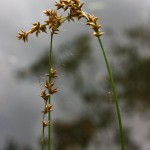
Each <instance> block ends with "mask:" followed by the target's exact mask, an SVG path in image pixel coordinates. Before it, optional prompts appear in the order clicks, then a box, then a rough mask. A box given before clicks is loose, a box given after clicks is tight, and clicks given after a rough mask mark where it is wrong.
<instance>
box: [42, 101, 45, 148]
mask: <svg viewBox="0 0 150 150" xmlns="http://www.w3.org/2000/svg"><path fill="white" fill-rule="evenodd" d="M45 107H46V102H45V104H44V109H45ZM44 118H45V113H44V112H43V121H44ZM42 126H43V123H42ZM44 136H45V133H44V126H43V127H42V150H44V142H45V141H44V140H45V139H44Z"/></svg>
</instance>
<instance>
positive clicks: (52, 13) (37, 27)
mask: <svg viewBox="0 0 150 150" xmlns="http://www.w3.org/2000/svg"><path fill="white" fill-rule="evenodd" d="M83 5H84V3H81V2H80V0H60V1H57V2H55V6H56V7H57V10H59V9H63V10H64V11H67V10H68V15H67V16H64V17H63V16H62V15H58V13H57V11H56V10H51V9H48V10H45V11H43V13H44V14H45V15H46V16H47V17H48V19H47V20H45V21H44V22H45V23H44V24H41V23H40V22H38V23H34V24H33V27H32V28H31V29H30V30H29V31H27V32H25V31H23V30H21V32H19V33H18V35H17V38H18V39H19V40H23V41H24V42H27V41H28V35H29V34H32V33H36V36H37V37H38V34H39V33H40V32H45V33H47V31H46V30H47V28H48V29H49V30H50V32H51V33H52V34H58V31H59V27H60V26H61V25H62V23H63V22H65V21H74V19H77V20H80V19H81V18H84V19H85V20H86V25H88V26H89V27H90V28H91V29H93V30H94V32H93V35H94V36H97V37H100V36H101V35H103V34H104V33H103V32H101V30H100V28H101V24H99V23H98V17H95V16H93V15H91V14H87V13H85V12H84V11H83V10H82V7H83Z"/></svg>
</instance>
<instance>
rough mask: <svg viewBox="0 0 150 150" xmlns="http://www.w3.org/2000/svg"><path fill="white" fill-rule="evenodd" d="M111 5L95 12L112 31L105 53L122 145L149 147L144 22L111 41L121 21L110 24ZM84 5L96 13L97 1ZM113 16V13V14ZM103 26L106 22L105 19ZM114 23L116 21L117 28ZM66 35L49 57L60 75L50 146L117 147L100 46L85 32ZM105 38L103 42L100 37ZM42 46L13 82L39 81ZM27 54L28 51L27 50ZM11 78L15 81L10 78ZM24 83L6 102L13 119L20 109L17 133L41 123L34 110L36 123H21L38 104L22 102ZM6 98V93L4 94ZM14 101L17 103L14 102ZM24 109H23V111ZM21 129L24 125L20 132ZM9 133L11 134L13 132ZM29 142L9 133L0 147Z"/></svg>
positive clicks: (15, 149) (16, 149)
mask: <svg viewBox="0 0 150 150" xmlns="http://www.w3.org/2000/svg"><path fill="white" fill-rule="evenodd" d="M113 3H114V2H113ZM98 4H99V5H101V6H100V7H99V8H102V9H104V8H105V9H107V6H108V1H107V2H106V3H101V2H100V3H98ZM124 4H125V2H124ZM118 5H119V6H120V9H121V6H122V5H121V3H118ZM126 5H127V3H126ZM132 5H133V4H132ZM112 6H113V8H112V9H111V8H109V11H108V12H109V13H108V12H107V13H106V12H105V11H102V10H101V9H100V11H102V12H101V13H102V15H103V14H105V15H104V16H106V18H107V19H108V22H111V23H112V28H109V31H111V30H112V31H113V32H111V34H110V37H107V36H106V37H107V38H109V40H112V41H111V42H110V43H113V44H111V46H110V49H111V51H107V52H108V53H109V58H110V59H111V65H112V71H113V74H114V79H115V82H116V85H117V89H118V95H119V100H120V109H121V113H122V118H123V124H124V132H125V143H126V149H127V150H133V149H136V150H138V149H139V150H149V149H150V147H149V146H150V145H149V142H148V141H149V139H150V137H149V132H150V128H149V121H148V120H149V110H150V109H149V106H150V102H149V99H150V90H149V87H150V80H149V77H150V59H149V57H150V52H149V49H150V42H149V41H150V28H149V27H147V26H144V25H141V26H139V27H138V26H135V27H134V26H133V27H132V28H128V29H126V30H125V31H126V32H123V35H122V37H123V38H124V39H126V40H125V41H124V40H122V39H121V40H116V39H115V38H114V36H116V34H115V31H116V30H118V28H117V27H118V26H121V25H122V24H123V23H122V22H121V21H119V23H118V24H115V21H112V20H110V19H109V18H111V17H112V16H111V13H110V12H111V10H113V12H115V11H118V12H119V11H120V9H119V8H118V9H117V10H115V9H116V3H114V4H113V5H112ZM144 6H145V5H144ZM87 7H90V8H89V9H91V7H94V9H96V13H97V12H98V9H97V8H98V5H95V4H94V3H91V4H90V5H89V6H87ZM108 7H109V6H108ZM138 7H139V6H137V8H138ZM114 8H115V9H114ZM87 9H88V8H87ZM123 9H124V8H123ZM130 10H132V9H131V5H130V7H129V9H128V11H129V12H128V13H131V12H130ZM135 12H137V10H134V9H133V11H132V13H131V16H133V15H134V13H135ZM108 14H109V17H108ZM112 14H113V15H114V16H115V17H117V16H118V18H117V19H119V18H122V20H125V19H123V17H124V16H125V14H124V13H123V11H121V13H119V14H118V13H117V14H114V13H112ZM135 14H136V13H135ZM122 15H123V16H122ZM131 16H130V17H131ZM115 17H112V18H114V19H115ZM135 20H138V19H135V18H134V19H133V21H135ZM130 21H131V20H130ZM105 22H106V20H104V24H105ZM131 22H132V21H131ZM131 22H130V23H131ZM121 23H122V24H121ZM130 23H129V24H130ZM131 24H132V23H131ZM107 26H108V27H110V25H108V24H107ZM114 26H116V28H117V29H116V28H115V27H114ZM123 27H124V26H123ZM123 27H122V28H123ZM120 28H121V27H120ZM118 32H120V31H118ZM120 34H121V32H120ZM106 35H107V30H106ZM66 38H68V37H66ZM116 38H117V37H116ZM64 39H65V38H64ZM71 39H72V40H69V41H68V42H66V43H64V44H62V45H61V46H60V48H58V50H57V51H54V59H53V62H54V68H57V70H58V73H59V78H58V81H57V85H58V87H59V92H58V95H57V96H55V97H54V100H53V103H54V111H53V113H52V116H53V122H52V127H53V149H55V150H97V149H102V150H108V149H111V150H116V149H120V141H119V135H118V133H119V130H118V122H117V116H116V110H115V105H114V102H113V95H112V92H111V87H110V83H109V79H108V76H107V72H106V71H105V69H104V67H105V64H104V62H103V58H102V57H101V56H100V55H101V52H100V51H98V49H99V48H98V47H97V45H94V44H95V43H96V42H95V41H96V40H95V41H94V44H93V43H92V37H91V36H89V35H87V34H83V35H79V36H78V37H76V38H71ZM117 41H118V42H117ZM121 41H123V42H121ZM105 43H107V42H106V41H105ZM110 43H108V44H106V47H107V48H108V46H107V45H109V44H110ZM54 49H55V47H54ZM96 50H97V51H98V52H97V51H96ZM108 50H109V49H108ZM47 51H48V50H47ZM47 51H46V53H45V54H43V55H41V56H40V57H39V58H38V59H37V61H35V62H34V63H32V64H31V65H30V67H29V68H27V69H26V67H25V68H24V69H19V70H18V71H17V76H15V77H17V78H16V79H17V82H18V81H22V80H23V82H25V81H27V83H26V84H28V85H31V83H33V81H36V82H38V79H39V76H43V75H44V74H45V73H46V72H47V64H48V57H47ZM28 52H29V51H28ZM110 54H111V55H110ZM26 55H27V56H28V55H30V54H26ZM30 57H31V56H30ZM99 59H100V60H99ZM1 61H2V60H1ZM18 61H19V60H18V59H17V58H16V57H11V58H10V63H12V64H15V63H17V62H18ZM4 68H5V67H4ZM7 74H8V72H7ZM12 78H13V77H12ZM16 79H15V80H16ZM33 79H34V80H33ZM12 80H14V78H13V79H12ZM41 80H42V78H41ZM10 81H11V80H10ZM31 81H32V82H31ZM23 82H22V84H23ZM5 83H7V82H5ZM13 83H15V82H10V83H9V88H10V89H12V90H10V92H12V91H13V89H15V87H14V86H15V85H11V84H13ZM7 84H8V83H7ZM34 85H35V84H34ZM37 85H38V84H37ZM5 86H6V85H5ZM27 87H29V86H27V85H26V86H25V87H24V88H23V91H22V92H19V94H16V95H17V96H14V98H17V99H16V100H14V101H13V102H15V104H13V103H12V102H11V106H12V107H13V108H15V109H16V111H15V112H16V113H17V115H16V116H17V118H21V117H20V116H19V115H18V112H20V111H19V110H22V113H24V115H23V117H24V118H22V119H21V122H24V126H22V128H21V127H17V130H14V132H15V133H17V132H20V134H22V133H25V132H26V133H27V132H28V131H32V130H33V129H35V128H36V127H35V126H36V123H37V124H40V121H41V120H40V119H41V116H39V114H40V113H39V114H38V115H35V114H34V115H33V116H30V117H28V118H29V119H30V120H32V119H33V120H34V119H35V118H36V117H37V118H38V119H37V120H38V121H37V122H36V123H33V122H32V121H29V122H28V123H29V124H30V125H28V124H27V123H26V116H25V114H30V113H29V112H30V111H31V113H35V112H36V111H35V109H36V110H37V109H39V111H41V110H40V107H37V106H38V105H40V104H41V103H40V104H36V108H35V109H34V108H33V109H32V106H33V105H31V106H30V107H27V103H26V102H25V101H27V100H26V99H27V98H28V99H29V97H28V96H27V94H25V92H26V90H27V91H28V90H30V92H28V93H32V92H31V91H32V90H31V88H32V87H30V88H27ZM39 89H40V87H39ZM33 91H34V90H33ZM16 93H17V92H16ZM4 94H5V93H4ZM13 94H14V93H11V95H13ZM34 94H36V95H38V93H35V92H34ZM18 95H20V96H18ZM12 98H13V97H12ZM6 99H10V98H8V97H7V98H6ZM32 99H34V97H32ZM35 99H36V98H35ZM18 101H22V103H23V106H22V107H20V106H21V102H20V103H19V104H18ZM35 101H36V100H35ZM29 102H30V101H29V100H28V103H29ZM32 103H33V101H32ZM14 105H16V107H15V106H14ZM1 106H3V107H2V109H1V112H5V110H4V111H2V110H3V109H4V108H8V107H4V106H5V105H1ZM25 106H26V107H25ZM18 107H19V108H18ZM24 107H25V108H24ZM26 108H27V111H28V113H26V111H25V110H26ZM18 109H19V110H18ZM17 110H18V111H17ZM8 111H9V110H8ZM11 113H12V112H11ZM20 113H21V112H20ZM12 114H13V113H12ZM40 115H41V114H40ZM1 116H4V115H0V120H2V121H1V122H2V123H1V125H2V127H0V130H3V129H4V128H9V126H8V125H9V124H10V122H11V119H10V121H8V123H7V126H6V123H5V122H4V121H5V119H3V117H1ZM7 117H8V118H13V119H14V118H15V117H14V115H12V117H11V115H10V116H9V115H8V116H7ZM7 117H6V120H7ZM3 120H4V121H3ZM8 120H9V119H8ZM14 120H16V119H14ZM14 122H16V121H14ZM31 122H32V123H31ZM18 124H19V125H21V123H18V122H16V124H15V123H13V125H15V126H17V125H18ZM31 126H33V128H32V129H29V130H28V129H27V127H31ZM39 126H40V125H39ZM39 126H38V127H37V128H36V129H35V131H34V132H38V134H37V135H38V136H39V137H37V139H36V138H35V139H34V140H32V141H36V145H37V147H39V149H40V146H39V145H40V144H39V141H40V140H39V139H40V134H41V132H40V129H41V126H40V127H39ZM12 129H15V127H12ZM22 129H24V131H22ZM11 132H12V133H13V131H11ZM11 132H10V131H9V133H10V134H12V133H11ZM31 133H33V132H31ZM3 134H4V133H3ZM18 134H19V133H18ZM11 137H13V136H11ZM14 137H15V136H14ZM20 138H22V139H23V140H26V139H27V135H24V136H23V137H20ZM1 139H3V137H1ZM18 139H19V138H18ZM29 139H33V137H30V138H29ZM31 143H32V142H31ZM31 143H29V144H26V145H24V146H23V145H22V144H20V143H19V142H17V140H16V141H15V140H12V139H11V138H9V139H8V140H7V142H5V145H4V147H3V150H32V148H31V147H30V146H29V145H30V144H31ZM146 148H147V149H146ZM36 149H38V148H36Z"/></svg>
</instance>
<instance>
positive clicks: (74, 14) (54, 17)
mask: <svg viewBox="0 0 150 150" xmlns="http://www.w3.org/2000/svg"><path fill="white" fill-rule="evenodd" d="M83 5H84V3H81V2H80V0H59V1H56V2H55V6H56V10H52V9H47V10H45V11H43V13H44V14H45V15H46V16H47V20H45V21H44V23H43V24H41V23H40V22H37V23H33V27H32V28H31V29H30V30H28V31H27V32H25V31H23V30H21V31H20V32H19V33H18V35H17V38H18V39H19V40H22V41H24V42H28V36H29V35H30V34H33V33H35V34H36V36H37V37H38V35H39V33H41V32H44V33H47V31H50V48H49V68H48V74H47V76H48V79H47V80H46V81H45V85H44V88H45V89H44V90H42V92H41V97H42V98H43V100H44V109H43V111H42V113H43V119H42V142H41V149H42V150H44V138H45V134H44V133H45V128H46V127H48V130H47V132H48V150H51V125H50V123H51V111H52V107H53V106H52V105H51V96H52V95H53V94H55V93H56V92H57V88H55V87H54V83H55V82H54V79H55V77H57V72H56V70H55V69H53V68H52V66H53V61H52V49H53V47H52V44H53V37H54V35H57V34H58V33H59V27H61V26H62V24H63V23H64V22H66V21H68V22H70V21H74V20H77V21H79V20H80V19H84V20H85V25H87V26H89V27H90V29H92V30H93V35H94V36H95V37H96V38H97V39H98V42H99V46H100V48H101V50H102V54H103V56H104V60H105V63H106V68H107V71H108V75H109V78H110V83H111V86H112V91H113V96H114V101H115V106H116V112H117V117H118V124H119V132H120V142H121V150H125V144H124V135H123V127H122V119H121V113H120V109H119V103H118V97H117V91H116V87H115V83H114V80H113V75H112V73H111V69H110V65H109V62H108V59H107V56H106V53H105V49H104V46H103V43H102V40H101V36H102V35H103V34H104V33H103V32H101V30H100V28H101V26H102V25H101V24H99V23H98V19H99V18H98V17H95V16H94V15H91V14H88V13H86V12H84V11H83V10H82V8H83ZM59 9H62V10H63V11H64V12H65V11H68V14H67V15H66V16H63V14H61V15H59V14H58V10H59ZM65 14H66V13H65ZM47 113H48V117H47V118H46V114H47Z"/></svg>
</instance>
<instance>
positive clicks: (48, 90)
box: [40, 68, 57, 128]
mask: <svg viewBox="0 0 150 150" xmlns="http://www.w3.org/2000/svg"><path fill="white" fill-rule="evenodd" d="M50 76H51V78H50V79H51V80H50V82H49V81H48V80H46V81H45V85H44V88H45V89H44V90H43V91H42V92H41V95H40V96H41V97H42V98H43V100H44V104H45V105H44V110H43V111H42V113H43V121H42V124H43V128H45V127H47V126H48V125H49V124H50V121H49V120H45V114H47V113H49V112H51V111H52V107H53V105H51V104H50V103H48V99H49V98H50V96H51V95H52V94H54V93H56V92H57V88H55V87H54V78H56V77H57V72H56V70H54V69H52V68H51V70H50Z"/></svg>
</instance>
